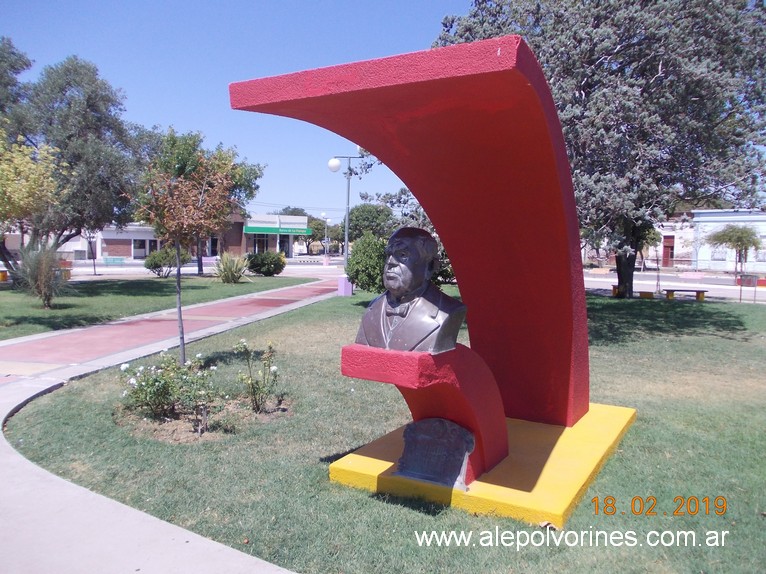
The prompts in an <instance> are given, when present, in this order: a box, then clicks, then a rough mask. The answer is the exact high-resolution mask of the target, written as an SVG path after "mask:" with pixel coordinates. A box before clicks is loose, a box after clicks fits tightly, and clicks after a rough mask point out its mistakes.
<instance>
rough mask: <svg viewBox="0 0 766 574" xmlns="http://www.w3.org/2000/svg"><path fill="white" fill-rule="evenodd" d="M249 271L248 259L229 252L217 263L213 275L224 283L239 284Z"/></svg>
mask: <svg viewBox="0 0 766 574" xmlns="http://www.w3.org/2000/svg"><path fill="white" fill-rule="evenodd" d="M247 269H248V261H247V258H246V257H235V256H234V255H231V254H230V253H228V252H227V251H225V252H224V253H223V255H221V257H220V259H218V261H216V262H215V270H214V271H213V275H215V277H216V279H218V280H219V281H221V282H222V283H239V280H240V279H242V277H244V275H245V273H246V272H247Z"/></svg>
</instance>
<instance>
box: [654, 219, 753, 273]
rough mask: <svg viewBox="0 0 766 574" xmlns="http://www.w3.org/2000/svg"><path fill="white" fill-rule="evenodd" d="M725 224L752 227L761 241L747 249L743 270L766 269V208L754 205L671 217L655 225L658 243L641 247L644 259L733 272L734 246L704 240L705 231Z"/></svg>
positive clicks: (686, 266) (669, 265) (666, 265)
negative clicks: (658, 236) (659, 237)
mask: <svg viewBox="0 0 766 574" xmlns="http://www.w3.org/2000/svg"><path fill="white" fill-rule="evenodd" d="M726 225H741V226H748V227H752V228H753V229H755V230H756V232H757V234H758V235H759V237H760V238H761V242H762V243H763V245H762V247H761V249H760V250H758V251H757V252H756V251H755V250H751V251H750V253H748V257H747V262H746V263H745V272H746V273H756V274H758V273H766V212H764V211H761V210H756V209H695V210H692V211H691V215H689V214H683V215H681V216H677V217H674V218H671V220H669V221H667V222H664V223H661V224H659V225H658V226H657V230H658V231H659V232H660V234H661V235H662V243H661V244H660V245H658V246H656V247H651V248H648V249H646V250H645V255H646V258H647V261H650V262H652V263H655V262H657V261H659V264H660V266H661V267H675V268H678V269H688V270H692V271H720V272H734V264H735V261H736V254H735V252H734V250H733V249H728V248H727V247H723V246H721V247H713V246H712V245H710V244H709V243H707V241H706V238H707V237H708V235H710V234H711V233H714V232H716V231H718V230H720V229H721V228H723V227H724V226H726Z"/></svg>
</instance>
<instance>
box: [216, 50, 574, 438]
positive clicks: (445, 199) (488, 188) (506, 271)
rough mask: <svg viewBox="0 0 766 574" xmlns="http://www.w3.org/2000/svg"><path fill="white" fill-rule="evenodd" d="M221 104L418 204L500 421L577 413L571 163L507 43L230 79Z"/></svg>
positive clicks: (531, 71)
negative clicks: (360, 152) (386, 172)
mask: <svg viewBox="0 0 766 574" xmlns="http://www.w3.org/2000/svg"><path fill="white" fill-rule="evenodd" d="M230 96H231V104H232V107H233V108H235V109H239V110H248V111H256V112H264V113H269V114H276V115H281V116H287V117H292V118H296V119H300V120H304V121H307V122H311V123H313V124H316V125H318V126H322V127H324V128H326V129H329V130H332V131H334V132H336V133H338V134H340V135H342V136H344V137H346V138H348V139H349V140H351V141H353V142H354V143H356V144H359V145H361V146H362V147H363V148H365V149H367V150H369V151H370V152H371V153H373V154H374V155H375V156H376V157H378V158H379V159H380V160H381V161H383V162H384V163H385V164H386V165H387V166H388V167H389V168H390V169H391V170H392V171H393V172H394V173H396V174H397V175H398V176H399V177H400V178H401V180H402V181H403V182H404V183H405V184H406V185H407V187H408V188H409V189H410V190H411V191H412V193H413V194H414V195H415V197H417V199H418V200H419V201H420V203H421V205H422V206H423V208H424V209H425V210H426V212H427V213H428V215H429V217H430V218H431V220H432V222H433V223H434V226H435V227H436V230H437V232H438V233H439V236H440V238H441V240H442V242H443V243H444V246H445V247H446V249H447V252H448V253H449V255H450V259H451V262H452V265H453V267H454V269H455V273H456V276H457V279H458V282H459V285H460V294H461V296H462V299H463V302H464V303H465V304H466V305H467V307H468V317H467V320H468V330H469V334H470V340H471V349H472V350H473V351H475V352H476V353H477V354H478V355H479V356H480V357H481V358H482V359H483V360H484V361H485V362H486V363H487V365H488V366H489V368H490V369H491V370H492V373H493V374H494V377H495V379H496V380H497V383H498V386H499V390H500V395H501V396H502V402H503V407H504V412H505V415H506V416H508V417H514V418H520V419H525V420H529V421H537V422H544V423H550V424H558V425H566V426H571V425H573V424H574V423H575V422H577V420H578V419H580V418H581V417H582V416H583V415H584V414H585V413H586V412H587V410H588V400H589V397H588V338H587V337H588V335H587V318H586V311H585V293H584V287H583V278H582V265H581V262H580V253H579V228H578V222H577V217H576V212H575V204H574V194H573V190H572V181H571V177H570V173H569V163H568V160H567V155H566V150H565V147H564V141H563V136H562V133H561V126H560V124H559V120H558V116H557V114H556V109H555V106H554V104H553V100H552V98H551V95H550V91H549V89H548V86H547V83H546V81H545V78H544V76H543V74H542V71H541V69H540V67H539V64H538V63H537V61H536V60H535V58H534V56H533V54H532V53H531V51H530V50H529V48H528V47H527V46H526V44H525V43H524V42H523V41H522V40H521V38H519V37H517V36H506V37H503V38H496V39H492V40H485V41H482V42H475V43H472V44H460V45H456V46H450V47H446V48H438V49H433V50H426V51H423V52H416V53H413V54H405V55H402V56H395V57H391V58H384V59H380V60H372V61H366V62H357V63H353V64H347V65H342V66H335V67H330V68H323V69H318V70H311V71H305V72H298V73H294V74H288V75H284V76H278V77H271V78H263V79H259V80H252V81H246V82H238V83H234V84H232V85H231V86H230Z"/></svg>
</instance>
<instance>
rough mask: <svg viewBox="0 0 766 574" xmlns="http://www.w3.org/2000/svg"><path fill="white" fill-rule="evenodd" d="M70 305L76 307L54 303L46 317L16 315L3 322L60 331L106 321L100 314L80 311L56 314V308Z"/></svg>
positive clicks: (10, 324)
mask: <svg viewBox="0 0 766 574" xmlns="http://www.w3.org/2000/svg"><path fill="white" fill-rule="evenodd" d="M69 307H74V305H71V306H63V305H62V306H61V307H59V306H57V305H54V309H51V310H50V314H49V315H46V316H44V317H42V316H35V317H31V316H29V315H23V316H16V317H14V316H10V317H4V318H3V319H2V322H1V323H2V325H3V326H4V327H17V326H25V325H37V326H40V327H44V328H45V329H46V330H48V331H58V330H61V329H74V328H75V327H88V326H90V325H94V324H97V323H102V322H103V321H104V317H102V316H100V315H92V314H85V313H79V314H76V315H56V314H55V312H56V309H63V308H69Z"/></svg>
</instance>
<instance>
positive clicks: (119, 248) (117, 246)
mask: <svg viewBox="0 0 766 574" xmlns="http://www.w3.org/2000/svg"><path fill="white" fill-rule="evenodd" d="M101 253H102V254H103V255H104V256H109V257H132V256H133V240H132V239H104V248H103V251H102V252H101Z"/></svg>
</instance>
